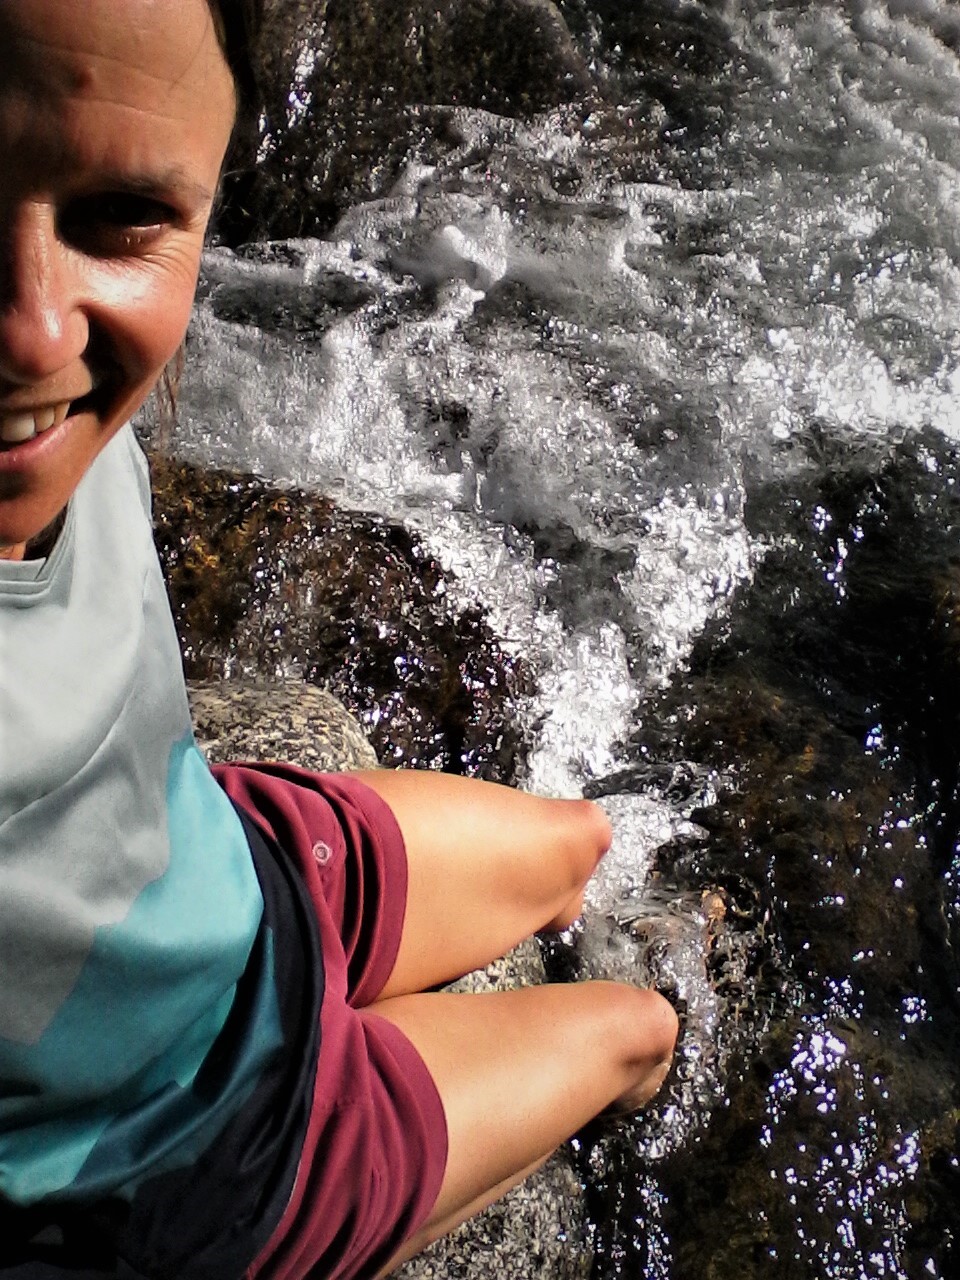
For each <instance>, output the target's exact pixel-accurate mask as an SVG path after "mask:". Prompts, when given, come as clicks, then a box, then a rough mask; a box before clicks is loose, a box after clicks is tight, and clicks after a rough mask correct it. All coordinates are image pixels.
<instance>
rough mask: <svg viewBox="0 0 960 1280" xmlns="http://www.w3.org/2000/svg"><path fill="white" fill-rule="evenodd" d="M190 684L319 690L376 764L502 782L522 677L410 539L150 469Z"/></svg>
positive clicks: (229, 482)
mask: <svg viewBox="0 0 960 1280" xmlns="http://www.w3.org/2000/svg"><path fill="white" fill-rule="evenodd" d="M152 473H153V489H154V521H155V536H156V541H157V547H158V550H159V553H160V560H161V563H162V564H163V566H164V570H165V573H166V575H167V583H168V589H169V592H170V600H171V604H172V607H173V615H174V619H175V621H176V624H177V628H178V631H179V635H180V642H181V651H182V653H183V656H184V666H185V670H186V673H187V676H188V677H189V678H191V679H194V680H197V679H206V680H210V679H213V680H217V679H223V678H224V677H227V676H229V677H230V678H231V679H235V678H237V677H240V678H244V679H247V680H252V679H255V680H257V681H259V680H260V679H263V678H268V679H275V678H276V677H277V676H278V675H282V676H284V677H289V676H293V677H298V678H300V679H303V680H305V681H306V682H307V683H308V684H318V685H325V686H329V687H330V689H331V690H332V691H333V692H334V693H335V694H336V695H337V696H338V697H339V698H341V699H342V700H343V701H344V702H345V703H346V705H347V706H348V708H349V709H350V710H351V711H352V712H353V713H354V714H355V715H357V716H358V717H359V719H360V720H361V722H362V723H363V724H364V726H365V728H366V730H367V732H368V733H369V735H370V738H371V741H372V742H373V746H374V749H375V751H376V753H377V755H378V757H379V759H380V760H381V761H383V762H384V763H385V764H398V763H404V764H408V765H419V766H423V767H429V768H443V769H445V770H447V771H448V772H453V773H470V774H475V775H479V776H481V777H486V778H488V779H491V780H496V781H504V782H505V781H509V780H510V778H511V776H512V774H513V770H514V768H515V765H516V762H517V759H518V754H519V752H520V750H521V746H522V744H521V740H520V734H519V730H518V729H517V727H516V719H517V718H516V715H515V711H514V706H515V696H516V695H517V694H518V693H519V692H521V691H522V690H524V689H525V688H526V687H527V682H528V676H527V674H526V670H525V667H524V664H523V663H522V662H521V661H519V660H517V659H514V658H511V657H509V656H508V655H507V654H506V653H505V652H504V651H503V649H502V648H501V646H500V644H499V642H498V640H497V638H496V636H495V635H494V634H493V632H492V631H491V629H490V627H489V625H488V624H487V622H486V619H485V617H484V615H483V614H482V612H481V611H480V610H479V609H477V608H465V609H462V610H457V609H456V608H455V607H454V606H453V604H452V603H451V601H450V600H449V599H448V593H447V589H448V586H450V585H452V584H451V582H450V580H449V579H448V577H447V576H446V575H445V574H444V572H443V570H442V569H441V567H440V566H439V565H438V564H437V562H436V561H435V560H433V558H432V557H431V556H430V555H428V554H427V552H426V551H425V549H424V548H423V547H422V546H421V545H420V543H419V542H418V541H417V539H416V537H415V536H414V535H412V534H410V533H408V532H406V531H405V530H403V529H401V528H399V527H397V526H395V525H391V524H389V523H387V522H386V521H383V520H378V519H376V518H374V517H371V516H361V515H356V514H352V513H350V512H346V511H342V510H340V509H339V508H337V507H336V506H335V505H334V504H333V503H332V502H330V501H328V500H326V499H323V498H320V497H317V496H316V495H311V494H305V493H300V492H297V491H296V490H293V489H281V488H278V487H277V486H272V485H269V484H266V483H265V482H263V481H260V480H257V479H255V478H254V477H252V476H246V475H234V474H225V473H222V472H207V471H201V470H200V469H199V468H196V467H191V466H189V465H187V464H181V463H175V462H172V461H170V460H168V459H164V458H162V457H160V456H157V457H154V458H153V459H152Z"/></svg>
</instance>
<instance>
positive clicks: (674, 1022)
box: [598, 982, 680, 1079]
mask: <svg viewBox="0 0 960 1280" xmlns="http://www.w3.org/2000/svg"><path fill="white" fill-rule="evenodd" d="M598 985H602V986H603V987H604V988H606V991H605V992H604V998H603V1001H602V1003H603V1005H604V1014H605V1018H606V1023H607V1029H606V1034H607V1035H608V1036H609V1041H608V1043H609V1044H610V1045H611V1046H613V1047H614V1049H615V1052H617V1053H619V1055H620V1058H621V1061H622V1063H623V1066H624V1068H625V1069H626V1070H628V1071H631V1070H633V1071H635V1072H636V1073H637V1076H638V1078H641V1079H642V1078H643V1077H644V1076H646V1075H647V1074H649V1073H650V1072H653V1071H656V1070H657V1069H659V1068H661V1067H663V1068H666V1067H668V1066H669V1064H670V1062H671V1061H672V1059H673V1051H674V1049H675V1048H676V1043H677V1035H678V1033H679V1029H680V1024H679V1021H678V1019H677V1014H676V1011H675V1010H674V1008H673V1005H671V1004H670V1002H669V1000H665V999H664V997H663V996H662V995H660V994H659V992H657V991H650V990H648V989H646V988H643V987H632V986H629V985H628V984H626V983H620V982H609V983H603V984H598ZM663 1074H664V1075H665V1074H666V1072H665V1071H664V1072H663Z"/></svg>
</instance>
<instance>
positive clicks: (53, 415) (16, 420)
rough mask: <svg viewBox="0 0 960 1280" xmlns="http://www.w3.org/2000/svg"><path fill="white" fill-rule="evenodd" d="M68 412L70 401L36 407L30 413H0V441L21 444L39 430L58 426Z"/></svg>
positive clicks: (47, 429) (64, 419) (30, 438)
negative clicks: (43, 407)
mask: <svg viewBox="0 0 960 1280" xmlns="http://www.w3.org/2000/svg"><path fill="white" fill-rule="evenodd" d="M69 412H70V401H69V400H64V401H62V402H61V403H60V404H56V405H49V406H47V407H46V408H45V409H36V410H35V411H34V412H32V413H6V414H2V415H0V441H2V442H3V443H4V444H23V442H24V441H25V440H32V439H33V437H34V436H35V435H38V434H39V433H40V432H41V431H49V430H50V428H51V427H59V426H60V424H61V423H62V422H64V421H66V417H67V414H68V413H69Z"/></svg>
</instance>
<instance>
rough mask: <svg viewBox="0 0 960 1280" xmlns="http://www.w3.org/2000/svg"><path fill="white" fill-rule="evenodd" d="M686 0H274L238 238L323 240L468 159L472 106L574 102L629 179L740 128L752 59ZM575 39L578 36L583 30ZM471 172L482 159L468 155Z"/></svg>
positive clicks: (238, 168)
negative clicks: (742, 67) (673, 148)
mask: <svg viewBox="0 0 960 1280" xmlns="http://www.w3.org/2000/svg"><path fill="white" fill-rule="evenodd" d="M721 9H722V6H720V5H718V6H716V7H715V11H712V10H711V9H709V8H708V9H706V10H703V9H700V8H697V7H695V6H692V5H683V6H677V5H676V4H675V3H672V0H642V3H640V2H638V3H635V4H634V3H631V4H619V3H600V4H595V3H589V4H587V3H583V2H582V0H565V2H563V3H559V4H556V3H553V0H451V2H450V3H448V4H444V5H433V4H428V3H426V0H376V2H375V0H357V2H354V3H348V2H347V0H268V5H267V21H266V24H265V28H264V33H263V37H262V40H261V42H260V51H259V55H258V66H257V73H258V79H259V84H260V98H261V101H260V103H259V104H258V108H259V109H258V110H257V111H253V112H250V113H249V114H248V117H247V119H246V121H245V125H244V127H243V128H242V129H241V130H240V132H239V133H238V136H237V139H236V142H235V146H234V150H233V154H232V156H231V160H230V163H229V165H228V166H227V173H228V178H227V182H226V190H227V195H228V199H227V201H226V203H225V205H224V207H223V209H222V211H221V214H220V217H219V221H218V226H217V229H218V233H219V235H220V236H221V238H222V239H223V240H224V241H225V242H226V243H228V244H231V245H238V244H240V243H242V242H244V241H248V240H251V239H261V240H262V239H284V238H293V237H297V236H304V235H317V234H323V233H325V232H326V231H328V230H329V228H330V227H331V226H332V225H333V223H334V222H335V221H336V219H337V217H338V216H339V214H340V213H341V212H342V211H343V210H344V209H345V208H347V207H348V206H350V205H352V204H355V203H358V202H361V201H363V200H365V199H370V198H379V197H382V196H384V195H386V194H387V193H388V192H389V191H390V190H391V188H392V187H393V186H394V184H395V182H396V180H397V178H398V176H399V175H400V173H401V172H402V171H403V169H404V167H405V165H406V164H407V163H408V162H409V161H410V160H411V159H415V160H417V161H419V162H420V163H422V164H428V165H432V164H438V163H441V162H442V160H443V158H444V157H448V156H451V155H459V153H460V151H461V150H465V151H466V152H469V149H470V146H469V144H468V143H467V144H466V145H465V141H466V140H465V138H464V135H463V132H462V129H461V124H460V121H459V117H458V111H460V110H462V109H477V110H480V111H483V112H488V113H493V114H495V115H496V116H497V117H508V118H512V119H525V118H529V117H531V116H532V115H535V114H536V113H538V112H543V111H547V110H553V109H555V108H569V109H570V110H569V113H568V115H567V117H565V118H564V119H563V120H561V121H559V124H560V127H562V128H563V129H566V130H568V131H570V132H571V133H572V134H573V135H577V134H578V133H579V132H580V129H581V126H584V122H586V125H585V126H584V135H583V136H584V137H588V139H589V142H590V144H591V145H592V146H593V147H594V149H595V151H596V153H597V155H598V156H601V157H602V158H603V163H604V164H606V166H607V167H609V168H612V169H613V170H614V171H615V173H616V175H617V176H618V177H620V178H625V179H630V178H632V177H644V176H650V174H649V173H648V172H647V170H648V168H649V157H650V156H651V154H652V152H653V149H654V146H655V144H656V143H657V141H658V139H663V138H667V139H668V140H669V138H671V137H675V140H676V141H677V143H678V145H679V144H680V143H682V145H683V146H684V148H685V149H686V150H687V151H691V150H692V151H696V149H697V147H698V146H699V145H700V144H702V143H705V142H706V141H708V139H709V137H710V136H712V135H714V134H715V133H716V132H717V130H718V129H720V128H722V127H723V125H724V121H725V119H726V110H725V104H726V103H727V101H728V100H729V97H730V93H731V88H730V76H729V75H728V74H726V73H727V72H728V70H729V68H730V66H731V65H736V62H737V59H738V57H739V55H738V54H737V52H736V50H735V46H734V45H733V42H732V40H731V36H730V30H729V27H728V25H727V23H726V22H725V20H724V19H723V16H722V13H721V12H720V10H721ZM571 30H572V31H573V34H571ZM467 162H468V163H469V157H467Z"/></svg>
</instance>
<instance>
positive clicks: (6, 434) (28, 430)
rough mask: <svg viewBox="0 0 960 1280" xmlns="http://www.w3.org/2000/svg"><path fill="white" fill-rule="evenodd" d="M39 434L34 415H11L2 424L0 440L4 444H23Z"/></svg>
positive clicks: (0, 426)
mask: <svg viewBox="0 0 960 1280" xmlns="http://www.w3.org/2000/svg"><path fill="white" fill-rule="evenodd" d="M36 434H37V424H36V420H35V419H34V416H33V414H32V413H11V414H8V415H7V417H5V418H4V419H3V421H2V422H0V440H2V441H3V442H4V444H22V443H23V441H24V440H29V439H30V438H31V436H35V435H36Z"/></svg>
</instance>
